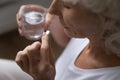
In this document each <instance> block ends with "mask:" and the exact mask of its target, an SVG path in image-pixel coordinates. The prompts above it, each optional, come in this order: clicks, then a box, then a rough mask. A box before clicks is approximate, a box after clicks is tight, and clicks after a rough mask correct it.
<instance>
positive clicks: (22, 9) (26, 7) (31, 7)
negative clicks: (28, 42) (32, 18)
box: [16, 4, 47, 36]
mask: <svg viewBox="0 0 120 80" xmlns="http://www.w3.org/2000/svg"><path fill="white" fill-rule="evenodd" d="M32 10H34V11H41V12H42V11H46V12H47V9H46V8H44V7H42V6H39V5H32V4H29V5H23V6H21V7H20V9H19V11H18V13H17V15H16V20H17V24H18V31H19V34H20V35H21V36H23V32H22V27H23V24H22V16H23V14H24V13H25V12H28V11H32Z"/></svg>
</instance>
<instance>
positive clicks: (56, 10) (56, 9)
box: [49, 0, 60, 15]
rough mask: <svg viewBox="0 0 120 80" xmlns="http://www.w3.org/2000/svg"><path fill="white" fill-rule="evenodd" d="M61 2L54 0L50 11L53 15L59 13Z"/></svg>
mask: <svg viewBox="0 0 120 80" xmlns="http://www.w3.org/2000/svg"><path fill="white" fill-rule="evenodd" d="M59 7H60V6H59V2H58V0H53V2H52V3H51V5H50V7H49V13H50V14H52V15H58V14H59Z"/></svg>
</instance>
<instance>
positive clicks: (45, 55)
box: [40, 31, 50, 61]
mask: <svg viewBox="0 0 120 80" xmlns="http://www.w3.org/2000/svg"><path fill="white" fill-rule="evenodd" d="M49 34H50V31H46V32H44V33H43V36H42V38H41V40H42V45H41V49H40V52H41V58H42V59H43V60H45V61H46V60H47V61H48V59H49V53H50V45H49Z"/></svg>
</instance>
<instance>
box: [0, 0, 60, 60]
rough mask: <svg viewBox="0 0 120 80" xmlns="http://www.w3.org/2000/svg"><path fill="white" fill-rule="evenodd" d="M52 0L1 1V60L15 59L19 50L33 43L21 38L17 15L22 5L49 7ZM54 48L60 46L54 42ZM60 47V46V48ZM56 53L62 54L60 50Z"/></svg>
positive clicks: (57, 49)
mask: <svg viewBox="0 0 120 80" xmlns="http://www.w3.org/2000/svg"><path fill="white" fill-rule="evenodd" d="M51 1H52V0H0V58H6V59H14V58H15V56H16V53H17V52H18V51H19V50H23V49H24V48H25V47H26V46H27V45H30V44H31V43H32V42H33V41H29V40H26V39H25V38H24V37H21V36H20V35H19V33H18V31H17V27H18V26H17V22H16V14H17V12H18V10H19V8H20V6H21V5H26V4H38V5H42V6H44V7H46V8H47V7H49V5H50V3H51ZM52 44H53V46H58V45H57V44H56V43H55V42H54V41H53V43H52ZM58 47H59V46H58ZM54 51H57V53H60V52H61V50H60V48H57V47H56V48H55V50H54Z"/></svg>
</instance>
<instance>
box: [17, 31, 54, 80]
mask: <svg viewBox="0 0 120 80" xmlns="http://www.w3.org/2000/svg"><path fill="white" fill-rule="evenodd" d="M15 60H16V62H17V64H18V65H19V66H20V67H21V69H22V70H23V71H25V72H27V73H28V74H30V75H31V76H32V77H33V78H34V79H35V80H54V77H55V66H54V62H55V61H54V56H53V53H52V50H51V47H50V45H49V36H48V35H47V34H46V33H45V34H43V36H42V43H40V42H34V43H33V44H32V45H29V46H27V47H26V48H25V49H24V50H23V51H19V52H18V53H17V56H16V59H15Z"/></svg>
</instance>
